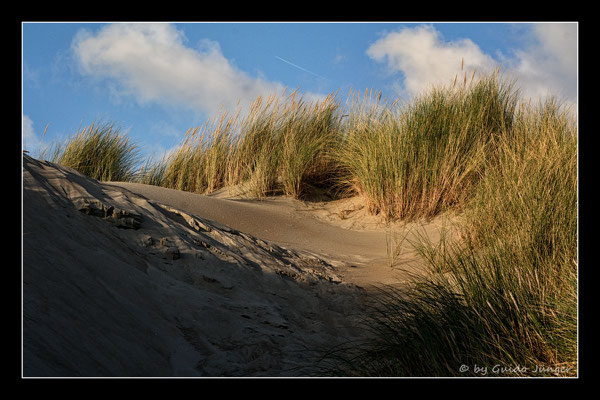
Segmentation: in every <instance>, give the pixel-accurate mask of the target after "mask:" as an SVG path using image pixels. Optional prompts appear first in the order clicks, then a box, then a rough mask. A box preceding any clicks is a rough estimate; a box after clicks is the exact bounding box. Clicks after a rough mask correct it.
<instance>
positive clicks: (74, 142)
mask: <svg viewBox="0 0 600 400" xmlns="http://www.w3.org/2000/svg"><path fill="white" fill-rule="evenodd" d="M40 158H47V159H49V161H51V162H54V163H56V164H60V165H63V166H67V167H70V168H73V169H75V170H77V171H79V172H81V173H82V174H84V175H87V176H89V177H91V178H94V179H97V180H100V181H130V180H133V179H135V177H136V173H135V171H136V167H137V165H138V163H139V161H140V157H139V148H138V147H137V145H135V144H133V143H132V142H131V141H130V139H129V138H128V137H127V135H125V134H123V133H122V132H121V128H120V127H119V126H117V125H116V124H114V123H112V122H102V121H94V122H92V123H91V124H90V125H87V126H84V127H83V128H81V129H79V130H78V131H77V132H76V133H75V134H74V135H73V136H72V137H70V138H68V139H66V140H64V141H62V142H58V143H54V144H53V145H50V146H49V147H46V148H44V149H43V151H42V152H41V155H40Z"/></svg>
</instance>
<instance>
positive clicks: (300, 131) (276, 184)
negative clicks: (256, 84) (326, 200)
mask: <svg viewBox="0 0 600 400" xmlns="http://www.w3.org/2000/svg"><path fill="white" fill-rule="evenodd" d="M337 107H338V104H337V103H336V102H335V100H334V96H328V97H326V98H325V99H323V100H322V101H315V102H306V101H305V100H304V99H302V98H301V97H299V96H298V95H297V92H293V93H292V94H290V95H289V96H287V97H285V98H283V100H282V99H281V98H280V97H276V96H271V97H269V98H268V99H267V100H266V101H264V100H263V98H262V97H258V98H257V99H256V100H255V101H254V103H253V104H252V106H251V108H250V111H249V113H248V115H247V116H245V117H244V118H240V117H239V113H238V114H236V115H235V116H232V117H228V116H227V114H226V113H222V114H221V117H220V120H219V122H218V123H217V124H214V123H211V124H208V123H207V124H206V125H205V126H204V127H203V129H202V130H199V128H196V129H194V130H190V131H188V133H187V134H186V138H185V141H184V143H183V145H182V146H180V148H179V150H178V151H177V152H175V153H174V154H173V155H171V157H170V158H169V159H168V160H167V167H166V170H165V173H164V179H162V181H161V185H162V186H166V187H171V188H175V189H179V190H187V191H192V192H197V193H210V192H212V191H214V190H217V189H220V188H222V187H224V186H232V185H244V186H245V187H246V193H247V194H249V195H250V196H254V197H259V198H260V197H264V196H267V195H270V194H273V193H277V192H282V193H284V194H286V195H289V196H292V197H294V198H300V197H302V196H303V195H304V194H305V193H306V191H307V190H308V189H309V188H310V186H311V185H316V184H322V181H323V179H324V176H325V175H326V174H327V173H328V171H327V164H326V160H325V157H326V154H327V150H328V148H329V146H330V145H331V143H333V141H334V136H335V135H336V134H337V130H336V129H337V128H336V126H337V125H336V122H337V114H336V110H337ZM213 122H214V120H213Z"/></svg>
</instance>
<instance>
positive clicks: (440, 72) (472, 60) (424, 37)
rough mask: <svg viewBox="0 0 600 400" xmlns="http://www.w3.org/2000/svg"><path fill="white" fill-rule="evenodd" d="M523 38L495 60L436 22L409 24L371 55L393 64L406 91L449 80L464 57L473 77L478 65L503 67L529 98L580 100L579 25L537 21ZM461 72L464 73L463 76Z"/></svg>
mask: <svg viewBox="0 0 600 400" xmlns="http://www.w3.org/2000/svg"><path fill="white" fill-rule="evenodd" d="M525 35H526V36H524V37H523V42H524V43H529V45H527V46H526V47H525V48H523V49H521V50H516V51H515V52H514V55H512V56H510V57H500V59H499V60H496V59H494V58H493V57H491V56H490V55H488V54H485V53H484V52H483V51H482V50H481V49H480V48H479V46H477V44H475V43H474V42H473V41H472V40H470V39H461V40H457V41H452V42H448V41H445V40H444V38H443V37H442V35H441V33H440V32H438V31H437V30H435V28H433V27H432V26H429V25H423V26H418V27H416V28H404V29H402V30H400V31H398V32H392V33H389V34H387V35H386V36H384V37H382V38H381V39H379V40H377V41H376V42H375V43H373V44H372V45H371V46H370V47H369V48H368V50H367V55H369V56H370V57H371V58H372V59H374V60H376V61H379V62H387V66H388V68H389V70H390V72H391V73H393V74H397V73H401V74H402V75H403V78H404V80H403V81H402V82H401V83H399V82H396V83H395V86H396V87H397V90H398V91H399V94H400V95H416V94H419V93H420V92H422V91H423V90H425V89H426V88H427V87H428V86H429V85H432V84H439V83H442V84H447V83H448V82H450V81H451V80H452V79H453V78H454V76H455V75H456V74H457V73H459V74H460V63H461V59H464V70H465V71H466V73H467V75H470V74H471V71H472V70H473V69H474V68H476V69H477V70H478V71H480V72H491V71H493V70H495V69H496V68H497V67H498V66H499V65H501V66H502V71H503V72H505V73H507V75H508V76H509V77H511V78H515V79H516V80H517V86H518V87H519V88H520V89H521V94H522V95H523V96H524V97H527V98H532V99H533V100H538V99H540V98H542V97H544V96H546V95H548V94H552V95H556V96H559V98H560V99H561V100H564V101H566V102H567V103H575V101H576V98H577V97H576V96H577V25H576V24H574V23H572V24H566V23H539V24H533V25H532V27H531V30H530V31H529V33H526V34H525ZM459 76H460V75H459Z"/></svg>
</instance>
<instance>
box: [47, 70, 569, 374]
mask: <svg viewBox="0 0 600 400" xmlns="http://www.w3.org/2000/svg"><path fill="white" fill-rule="evenodd" d="M348 98H349V99H350V100H349V101H348V103H346V104H345V105H342V104H341V102H340V101H339V100H338V98H337V93H333V94H331V95H329V96H328V97H327V98H325V99H323V100H321V101H314V102H308V101H305V100H304V99H303V98H302V97H301V96H300V95H299V94H298V93H297V92H293V93H291V94H287V95H286V94H285V93H284V94H283V95H282V96H280V97H277V96H272V97H269V98H262V97H259V98H257V99H256V100H255V102H254V103H253V104H252V106H251V108H250V110H249V112H248V113H247V114H246V115H244V116H242V115H240V113H237V114H230V113H229V112H228V111H222V112H220V113H218V114H217V115H215V116H214V118H213V119H211V120H210V121H208V122H207V123H206V124H205V125H204V126H201V127H196V128H191V129H190V130H189V131H188V132H187V134H186V136H185V139H184V141H183V142H182V143H181V145H180V146H179V148H178V150H177V151H175V152H173V153H172V154H170V155H169V156H168V157H166V158H164V159H161V160H158V161H154V160H146V161H144V162H140V160H139V157H137V153H136V149H137V146H135V145H134V144H132V143H131V142H130V141H129V140H128V139H127V138H126V137H125V136H123V135H121V134H120V131H119V130H118V129H115V127H114V125H111V124H92V125H91V126H90V127H86V128H85V129H83V130H82V131H80V132H78V133H77V134H76V135H75V137H74V138H73V139H70V140H69V141H67V142H66V143H64V144H61V145H57V146H55V148H54V150H53V151H47V152H45V153H44V154H45V155H46V156H48V155H49V156H50V157H49V160H50V161H53V162H56V163H58V164H63V165H66V166H69V167H72V168H74V169H77V170H79V171H80V172H82V173H84V174H86V175H89V176H91V177H93V178H95V179H99V180H105V181H110V180H113V181H116V180H129V181H136V182H141V183H148V184H153V185H159V186H164V187H168V188H174V189H178V190H185V191H191V192H196V193H211V192H213V191H215V190H218V189H221V188H224V187H232V186H236V187H239V188H242V189H243V190H244V192H245V193H246V195H248V196H251V197H258V198H262V197H265V196H269V195H273V194H284V195H287V196H291V197H293V198H296V199H303V198H304V197H305V196H308V195H310V194H311V193H313V192H314V191H315V190H317V189H318V190H320V191H324V192H326V193H327V194H328V195H329V197H330V198H332V199H338V198H342V197H345V196H360V197H361V198H362V199H363V201H364V204H365V206H366V207H367V208H368V210H369V211H370V212H371V213H373V214H380V215H381V216H382V218H384V219H385V220H388V221H391V220H406V221H418V220H421V219H427V218H431V217H434V216H437V215H439V214H440V213H443V212H447V211H450V212H453V213H456V214H458V215H460V218H459V219H458V221H460V222H457V223H456V224H455V226H453V229H455V230H456V231H457V232H458V234H457V235H455V236H452V238H453V239H450V237H451V236H450V235H449V236H448V239H447V240H443V241H442V242H441V243H431V242H429V241H428V239H427V238H426V237H423V238H422V240H419V241H418V242H416V243H414V246H415V248H416V249H418V251H419V252H420V254H421V255H422V257H423V259H424V260H425V261H426V263H427V265H428V269H429V273H428V274H426V275H425V276H419V277H418V279H415V281H414V284H412V285H410V287H408V288H405V289H403V290H402V291H400V290H399V289H393V288H389V287H382V288H380V289H381V290H380V291H381V296H378V297H377V304H376V305H375V306H374V307H373V309H372V312H371V313H370V314H369V315H366V316H365V326H366V328H367V329H368V330H369V332H370V339H369V340H368V341H365V342H364V343H363V342H361V343H352V344H350V345H349V346H344V347H341V348H337V349H333V350H331V351H330V352H328V353H326V354H325V356H323V358H322V359H321V360H320V363H319V366H320V368H321V369H320V370H319V371H320V372H322V373H327V374H334V375H351V376H481V375H484V374H483V373H482V372H481V371H482V370H481V369H480V370H479V371H477V370H476V369H475V366H487V367H489V368H488V369H487V370H486V376H491V375H499V376H546V375H548V376H554V375H560V376H574V375H576V374H577V338H578V333H577V332H578V331H577V326H578V325H577V321H578V306H577V299H578V286H577V272H578V260H577V254H578V253H577V232H578V230H577V227H578V224H577V218H578V217H577V204H578V203H577V199H578V198H577V193H578V190H577V188H578V186H577V184H578V180H577V125H576V122H575V120H574V118H573V116H572V115H573V114H572V113H570V112H569V110H567V109H565V108H564V107H562V106H561V105H560V104H559V103H558V102H556V101H555V100H553V99H549V100H547V101H545V102H543V103H540V104H529V103H524V102H522V101H521V100H520V98H519V92H518V89H516V87H515V84H514V83H513V82H511V81H509V80H507V79H503V78H501V77H500V76H499V73H498V71H496V72H495V73H491V74H487V75H482V76H477V77H475V76H471V77H470V79H469V77H467V76H464V78H463V79H459V81H458V82H457V81H456V79H455V81H454V82H453V83H452V84H450V85H448V86H444V87H433V88H431V89H430V90H429V91H427V92H425V93H423V94H422V95H421V96H419V97H417V98H416V99H414V100H413V101H411V102H410V103H408V104H406V103H402V102H400V101H395V102H390V101H388V100H387V99H385V98H383V99H382V95H381V92H373V91H370V92H369V91H366V92H365V93H356V92H353V93H350V95H349V96H348ZM494 366H501V367H505V369H503V370H502V369H501V368H500V367H499V368H497V369H496V370H495V371H494V370H493V367H494ZM507 368H510V370H509V371H507ZM540 371H541V372H540Z"/></svg>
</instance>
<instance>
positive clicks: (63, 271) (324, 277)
mask: <svg viewBox="0 0 600 400" xmlns="http://www.w3.org/2000/svg"><path fill="white" fill-rule="evenodd" d="M358 204H359V203H357V202H356V200H355V199H354V200H353V199H347V200H343V201H339V202H329V203H304V202H300V201H296V200H292V199H287V198H283V197H280V198H274V199H268V200H262V201H259V200H244V199H239V198H234V197H232V196H228V194H227V193H226V192H224V191H221V192H219V193H217V194H215V195H212V196H204V195H198V194H192V193H185V192H180V191H176V190H170V189H165V188H159V187H153V186H147V185H140V184H132V183H100V182H98V181H96V180H93V179H90V178H88V177H85V176H83V175H81V174H79V173H78V172H76V171H74V170H72V169H69V168H64V167H60V166H57V165H54V164H52V163H48V162H42V161H38V160H35V159H32V158H30V157H28V156H27V155H24V156H23V227H22V229H23V232H22V233H23V243H22V245H23V265H22V273H23V282H22V284H23V286H22V288H23V293H22V296H23V348H22V350H23V376H25V377H28V376H34V377H35V376H66V377H71V376H120V377H156V376H161V377H172V376H225V377H228V376H302V375H307V374H311V373H313V372H311V369H310V367H311V365H313V363H314V357H315V356H316V355H318V351H319V350H321V349H326V348H331V347H332V346H334V345H336V344H340V343H345V342H347V341H348V340H356V339H360V338H362V337H364V334H365V333H364V332H363V331H361V330H360V329H358V328H357V318H358V316H359V315H360V312H361V311H362V310H364V307H365V304H366V303H367V302H368V301H369V296H370V294H369V293H370V292H369V288H370V287H371V285H373V284H381V283H383V284H399V283H402V282H403V281H404V280H405V279H406V273H405V272H402V271H400V269H402V268H407V269H409V270H410V269H412V270H414V269H415V268H418V265H419V260H418V257H416V256H415V254H414V252H411V251H410V250H406V251H404V252H403V254H401V255H400V256H398V257H397V259H396V269H393V268H390V266H389V264H388V261H389V257H388V256H387V250H386V241H387V239H389V238H390V234H389V232H390V229H392V228H391V227H386V226H383V225H381V224H380V222H378V220H377V219H376V218H372V217H370V216H368V215H366V214H365V213H364V210H361V209H360V205H358ZM361 212H363V213H362V214H361ZM342 217H343V218H342ZM437 226H438V222H436V221H433V222H431V223H430V224H427V225H425V226H424V228H423V229H424V232H429V234H431V235H432V237H433V238H434V239H435V235H436V230H437ZM393 228H394V229H397V228H398V226H396V227H393Z"/></svg>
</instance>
